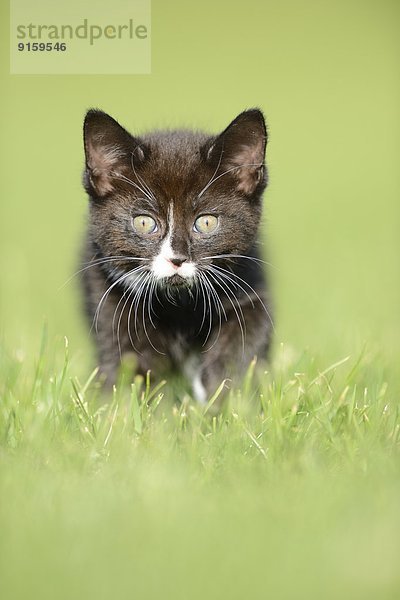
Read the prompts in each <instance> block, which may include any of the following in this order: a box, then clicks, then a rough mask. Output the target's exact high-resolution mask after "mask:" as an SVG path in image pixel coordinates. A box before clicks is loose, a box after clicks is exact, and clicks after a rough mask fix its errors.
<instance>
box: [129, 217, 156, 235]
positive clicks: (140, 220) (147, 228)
mask: <svg viewBox="0 0 400 600" xmlns="http://www.w3.org/2000/svg"><path fill="white" fill-rule="evenodd" d="M132 223H133V228H134V230H135V231H137V233H154V232H155V231H157V223H156V222H155V220H154V219H153V218H152V217H149V216H148V215H138V216H137V217H134V218H133V220H132Z"/></svg>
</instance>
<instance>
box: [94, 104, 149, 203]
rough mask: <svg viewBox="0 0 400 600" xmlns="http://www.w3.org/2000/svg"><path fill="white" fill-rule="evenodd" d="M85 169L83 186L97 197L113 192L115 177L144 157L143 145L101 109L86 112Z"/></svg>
mask: <svg viewBox="0 0 400 600" xmlns="http://www.w3.org/2000/svg"><path fill="white" fill-rule="evenodd" d="M83 138H84V146H85V157H86V168H85V172H84V186H85V188H86V191H87V192H88V193H89V194H91V195H95V196H97V197H100V198H101V197H103V196H106V195H107V194H109V193H110V192H112V191H113V190H114V189H115V186H116V184H117V183H118V177H120V176H121V175H123V171H124V170H125V169H126V168H127V167H129V166H130V165H132V163H133V162H134V163H135V164H139V163H141V162H142V161H143V160H144V158H145V149H144V145H143V144H142V143H141V142H140V141H139V140H138V139H136V138H134V137H133V136H132V135H131V134H130V133H128V132H127V131H126V129H124V128H123V127H122V126H121V125H120V124H119V123H118V122H117V121H116V120H115V119H113V118H112V117H110V116H109V115H108V114H107V113H105V112H103V111H101V110H95V109H92V110H89V111H88V112H87V114H86V117H85V121H84V124H83Z"/></svg>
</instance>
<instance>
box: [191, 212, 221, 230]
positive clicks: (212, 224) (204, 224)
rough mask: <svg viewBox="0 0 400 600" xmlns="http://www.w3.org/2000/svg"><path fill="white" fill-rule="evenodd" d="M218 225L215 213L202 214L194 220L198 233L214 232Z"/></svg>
mask: <svg viewBox="0 0 400 600" xmlns="http://www.w3.org/2000/svg"><path fill="white" fill-rule="evenodd" d="M217 225H218V217H215V216H214V215H201V217H197V219H196V220H195V222H194V226H193V227H194V230H195V231H197V233H212V232H213V231H215V230H216V228H217Z"/></svg>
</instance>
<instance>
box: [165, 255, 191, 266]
mask: <svg viewBox="0 0 400 600" xmlns="http://www.w3.org/2000/svg"><path fill="white" fill-rule="evenodd" d="M168 260H169V262H170V263H171V264H172V265H173V266H174V267H175V269H177V268H178V267H180V266H181V265H182V263H184V262H185V261H186V260H187V258H186V256H174V257H173V258H169V259H168Z"/></svg>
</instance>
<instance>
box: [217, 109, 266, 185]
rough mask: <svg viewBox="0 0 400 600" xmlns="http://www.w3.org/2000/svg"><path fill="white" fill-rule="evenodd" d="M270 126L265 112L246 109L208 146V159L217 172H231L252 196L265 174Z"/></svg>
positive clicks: (237, 183) (237, 182) (238, 183)
mask: <svg viewBox="0 0 400 600" xmlns="http://www.w3.org/2000/svg"><path fill="white" fill-rule="evenodd" d="M266 145H267V129H266V125H265V120H264V116H263V114H262V112H261V111H260V110H258V109H251V110H245V111H244V112H242V113H241V114H240V115H239V116H237V117H236V119H234V120H233V121H232V123H231V124H230V125H228V127H227V128H226V129H225V131H223V132H222V133H221V134H220V135H219V136H218V137H217V138H216V139H215V140H214V141H213V142H212V143H211V145H210V147H209V148H208V149H207V154H206V160H207V161H208V162H209V163H210V164H212V165H213V166H214V167H215V168H218V172H219V171H221V173H222V172H226V171H227V172H231V173H232V175H233V176H234V178H235V180H236V187H237V189H238V190H239V191H241V192H243V193H244V194H245V195H247V196H251V195H252V194H253V192H254V191H255V190H256V188H257V186H258V185H259V184H260V183H261V182H263V180H264V177H265V165H264V159H265V148H266Z"/></svg>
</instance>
